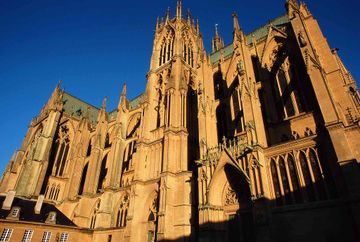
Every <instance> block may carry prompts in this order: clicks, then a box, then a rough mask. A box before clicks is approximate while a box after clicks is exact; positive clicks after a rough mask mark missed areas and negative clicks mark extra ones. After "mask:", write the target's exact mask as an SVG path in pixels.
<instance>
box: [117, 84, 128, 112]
mask: <svg viewBox="0 0 360 242" xmlns="http://www.w3.org/2000/svg"><path fill="white" fill-rule="evenodd" d="M118 110H119V111H120V110H122V111H125V110H126V83H124V86H123V88H122V91H121V96H120V101H119V104H118ZM119 113H120V112H119Z"/></svg>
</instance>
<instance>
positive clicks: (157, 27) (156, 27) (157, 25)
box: [155, 17, 160, 30]
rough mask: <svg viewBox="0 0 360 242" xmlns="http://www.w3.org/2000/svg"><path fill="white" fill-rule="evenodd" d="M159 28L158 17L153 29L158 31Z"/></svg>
mask: <svg viewBox="0 0 360 242" xmlns="http://www.w3.org/2000/svg"><path fill="white" fill-rule="evenodd" d="M159 27H160V18H159V17H157V19H156V26H155V29H156V30H158V29H159Z"/></svg>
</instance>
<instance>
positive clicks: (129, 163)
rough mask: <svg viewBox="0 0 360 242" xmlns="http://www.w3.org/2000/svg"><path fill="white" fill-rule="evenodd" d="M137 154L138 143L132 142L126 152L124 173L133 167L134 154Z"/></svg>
mask: <svg viewBox="0 0 360 242" xmlns="http://www.w3.org/2000/svg"><path fill="white" fill-rule="evenodd" d="M135 152H136V141H135V140H134V141H132V142H130V143H129V144H128V145H127V146H126V148H125V151H124V161H123V172H126V171H129V170H130V169H131V168H132V167H133V163H132V160H133V154H134V153H135Z"/></svg>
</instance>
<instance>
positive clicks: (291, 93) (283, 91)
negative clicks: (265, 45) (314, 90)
mask: <svg viewBox="0 0 360 242" xmlns="http://www.w3.org/2000/svg"><path fill="white" fill-rule="evenodd" d="M297 79H298V78H297V75H296V73H295V72H294V71H293V67H292V66H291V65H290V62H289V57H287V58H285V60H284V61H283V63H282V64H281V65H280V66H279V68H278V70H277V71H276V72H275V78H274V82H273V92H274V96H275V97H274V98H275V101H276V106H277V108H278V112H279V116H280V118H281V119H284V118H288V117H291V116H294V115H296V114H299V113H300V112H302V111H303V108H302V104H301V99H300V96H299V94H298V92H297V90H296V88H295V87H296V82H297Z"/></svg>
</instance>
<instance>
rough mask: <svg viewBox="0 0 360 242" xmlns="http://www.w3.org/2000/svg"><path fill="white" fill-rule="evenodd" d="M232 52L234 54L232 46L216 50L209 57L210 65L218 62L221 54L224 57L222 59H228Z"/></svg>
mask: <svg viewBox="0 0 360 242" xmlns="http://www.w3.org/2000/svg"><path fill="white" fill-rule="evenodd" d="M233 52H234V46H233V44H230V45H228V46H225V47H224V48H222V49H221V50H218V51H216V52H214V53H212V54H211V55H210V60H211V63H213V64H214V63H216V62H218V61H219V60H220V56H221V54H222V56H223V57H224V59H227V58H228V57H230V56H231V55H232V53H233Z"/></svg>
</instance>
